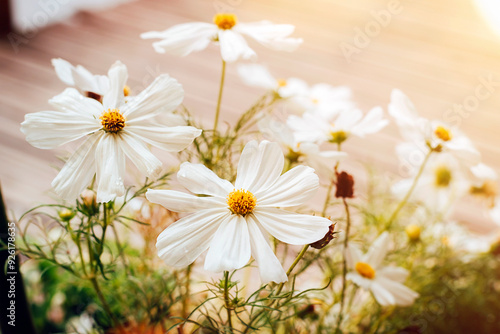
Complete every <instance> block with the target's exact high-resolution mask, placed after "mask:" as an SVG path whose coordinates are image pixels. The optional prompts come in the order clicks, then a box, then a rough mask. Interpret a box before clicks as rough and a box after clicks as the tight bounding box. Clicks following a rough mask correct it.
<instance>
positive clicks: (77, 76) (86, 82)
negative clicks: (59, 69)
mask: <svg viewBox="0 0 500 334" xmlns="http://www.w3.org/2000/svg"><path fill="white" fill-rule="evenodd" d="M71 73H72V76H73V80H74V81H75V87H77V88H78V90H80V91H84V92H93V93H97V94H99V95H104V94H105V93H106V92H107V91H108V89H109V79H108V77H107V76H105V75H93V74H92V73H90V72H89V71H88V70H87V69H86V68H85V67H83V66H81V65H78V66H77V67H76V68H72V69H71Z"/></svg>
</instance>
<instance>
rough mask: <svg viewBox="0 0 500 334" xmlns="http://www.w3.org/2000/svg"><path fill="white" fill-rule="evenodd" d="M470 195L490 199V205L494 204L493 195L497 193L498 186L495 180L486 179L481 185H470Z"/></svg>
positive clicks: (495, 195)
mask: <svg viewBox="0 0 500 334" xmlns="http://www.w3.org/2000/svg"><path fill="white" fill-rule="evenodd" d="M469 192H470V193H471V194H472V195H476V196H482V197H484V198H485V199H486V200H488V201H490V202H491V203H490V206H491V207H493V206H495V197H497V195H498V187H497V184H496V182H495V181H493V180H486V181H484V183H483V184H482V185H481V186H472V187H471V188H470V189H469Z"/></svg>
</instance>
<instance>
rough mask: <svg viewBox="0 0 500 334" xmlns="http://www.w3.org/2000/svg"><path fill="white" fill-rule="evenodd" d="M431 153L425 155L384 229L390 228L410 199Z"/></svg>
mask: <svg viewBox="0 0 500 334" xmlns="http://www.w3.org/2000/svg"><path fill="white" fill-rule="evenodd" d="M432 152H434V150H433V149H430V150H429V152H428V153H427V155H426V156H425V158H424V161H423V162H422V165H420V169H419V170H418V172H417V175H416V176H415V179H414V180H413V184H412V185H411V187H410V189H409V190H408V192H407V193H406V195H405V197H404V198H403V200H401V202H399V204H398V206H397V207H396V209H395V210H394V212H393V213H392V215H391V216H390V217H389V220H388V221H387V226H386V229H389V228H390V227H391V225H392V223H393V221H394V219H396V217H397V215H398V214H399V211H401V209H402V208H403V207H404V206H405V205H406V203H407V202H408V200H409V199H410V196H411V194H412V193H413V191H414V190H415V187H416V186H417V183H418V180H419V179H420V177H421V176H422V173H423V172H424V169H425V166H426V165H427V162H428V161H429V158H430V156H431V154H432Z"/></svg>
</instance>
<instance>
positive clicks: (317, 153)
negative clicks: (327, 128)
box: [258, 117, 347, 178]
mask: <svg viewBox="0 0 500 334" xmlns="http://www.w3.org/2000/svg"><path fill="white" fill-rule="evenodd" d="M258 125H259V130H260V132H261V133H262V134H264V135H265V136H267V137H268V138H269V139H271V140H274V141H277V142H278V143H280V144H281V145H282V146H283V147H284V148H285V155H286V157H287V158H288V159H290V160H291V161H294V160H295V162H298V163H301V164H305V165H308V166H310V167H312V168H313V169H314V170H315V171H316V173H318V174H319V175H320V176H321V177H324V178H330V177H331V174H333V167H334V165H335V163H336V162H337V161H339V160H341V159H344V158H345V157H347V153H346V152H342V151H331V150H329V151H321V150H320V147H319V145H317V144H315V143H309V142H300V141H298V140H297V139H296V138H295V136H294V133H293V132H292V129H290V127H289V126H288V125H287V124H285V123H283V122H280V121H277V120H274V119H272V118H271V117H265V118H263V119H261V120H260V121H259V124H258Z"/></svg>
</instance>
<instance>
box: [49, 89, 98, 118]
mask: <svg viewBox="0 0 500 334" xmlns="http://www.w3.org/2000/svg"><path fill="white" fill-rule="evenodd" d="M49 103H50V104H51V105H52V106H54V107H56V108H57V110H59V111H64V112H72V113H75V114H78V115H82V117H85V119H88V120H94V121H95V122H99V121H98V119H99V116H101V114H102V113H103V111H104V107H103V106H102V104H100V103H99V102H98V101H96V100H94V99H91V98H88V97H85V96H83V95H82V94H80V93H79V92H78V91H77V90H76V89H74V88H66V89H65V90H64V92H62V93H61V94H59V95H57V96H54V97H53V98H52V99H50V100H49Z"/></svg>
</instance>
